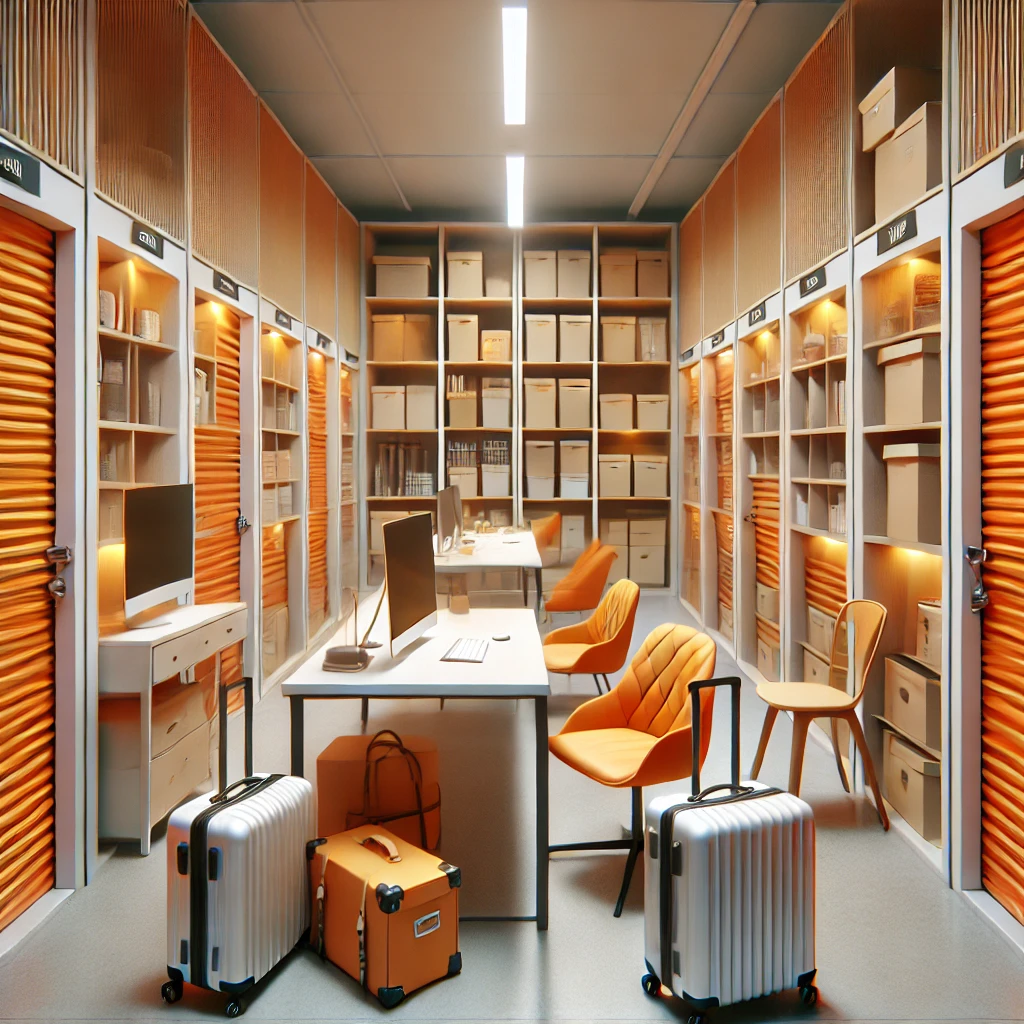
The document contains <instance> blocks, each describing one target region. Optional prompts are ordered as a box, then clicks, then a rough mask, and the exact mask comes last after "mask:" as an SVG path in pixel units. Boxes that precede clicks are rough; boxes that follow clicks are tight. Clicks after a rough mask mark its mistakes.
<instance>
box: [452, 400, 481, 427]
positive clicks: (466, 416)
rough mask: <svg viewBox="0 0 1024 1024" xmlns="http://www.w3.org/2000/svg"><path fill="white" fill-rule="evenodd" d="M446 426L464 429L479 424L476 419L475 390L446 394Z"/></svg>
mask: <svg viewBox="0 0 1024 1024" xmlns="http://www.w3.org/2000/svg"><path fill="white" fill-rule="evenodd" d="M448 426H449V427H455V428H456V429H466V428H471V427H476V426H479V424H478V423H477V420H476V392H475V391H472V392H470V391H466V392H463V393H460V394H455V395H449V396H448Z"/></svg>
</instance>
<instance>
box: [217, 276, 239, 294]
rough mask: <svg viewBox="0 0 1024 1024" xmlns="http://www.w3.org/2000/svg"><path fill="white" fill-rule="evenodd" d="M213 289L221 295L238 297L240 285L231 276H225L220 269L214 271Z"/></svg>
mask: <svg viewBox="0 0 1024 1024" xmlns="http://www.w3.org/2000/svg"><path fill="white" fill-rule="evenodd" d="M213 290H214V291H215V292H220V294H221V295H226V296H227V297H228V298H229V299H237V298H238V285H237V284H235V282H234V281H232V280H231V278H230V277H225V276H224V275H223V274H222V273H221V272H220V271H219V270H215V271H214V272H213Z"/></svg>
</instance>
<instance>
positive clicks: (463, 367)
mask: <svg viewBox="0 0 1024 1024" xmlns="http://www.w3.org/2000/svg"><path fill="white" fill-rule="evenodd" d="M444 368H445V371H448V370H455V371H456V372H458V373H473V374H479V375H480V376H481V377H484V376H487V375H488V374H489V373H491V372H492V371H494V370H505V371H507V372H511V371H512V364H511V363H504V362H502V363H489V362H487V361H486V360H483V359H478V360H476V361H475V362H472V363H454V362H451V361H448V360H446V361H445V364H444Z"/></svg>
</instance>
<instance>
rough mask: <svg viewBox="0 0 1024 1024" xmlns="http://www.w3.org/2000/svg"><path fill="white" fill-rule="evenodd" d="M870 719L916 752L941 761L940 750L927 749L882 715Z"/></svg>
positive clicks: (927, 747)
mask: <svg viewBox="0 0 1024 1024" xmlns="http://www.w3.org/2000/svg"><path fill="white" fill-rule="evenodd" d="M932 671H934V669H932ZM871 717H872V718H874V719H875V720H876V721H878V722H881V723H882V725H884V726H885V727H886V729H889V730H891V731H892V732H894V733H896V734H897V735H898V736H902V737H903V739H905V740H906V741H907V742H908V743H909V744H910V745H911V746H912V747H916V748H917V749H918V750H923V751H924V752H925V753H926V754H927V755H928V756H929V757H931V758H934V759H935V760H936V761H941V760H942V751H941V750H936V749H935V748H934V747H929V746H927V745H926V744H924V743H922V742H921V741H920V740H919V739H915V738H914V737H913V736H911V735H910V733H908V732H904V731H903V730H902V729H901V728H900V727H899V726H898V725H895V724H893V723H892V722H890V721H889V719H888V718H886V717H885V716H884V715H872V716H871Z"/></svg>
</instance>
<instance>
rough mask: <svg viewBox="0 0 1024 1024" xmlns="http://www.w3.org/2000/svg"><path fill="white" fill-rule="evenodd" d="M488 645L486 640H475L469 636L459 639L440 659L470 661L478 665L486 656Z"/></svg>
mask: <svg viewBox="0 0 1024 1024" xmlns="http://www.w3.org/2000/svg"><path fill="white" fill-rule="evenodd" d="M488 646H489V645H488V643H487V641H486V640H477V639H475V638H474V637H471V636H463V637H459V639H458V640H456V641H455V643H453V644H452V645H451V647H449V648H448V651H447V653H446V654H445V655H444V656H443V657H442V658H441V660H442V661H471V662H475V663H477V664H479V663H480V662H481V661H483V660H484V655H485V654H487V648H488Z"/></svg>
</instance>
